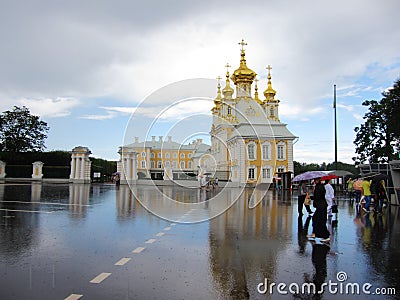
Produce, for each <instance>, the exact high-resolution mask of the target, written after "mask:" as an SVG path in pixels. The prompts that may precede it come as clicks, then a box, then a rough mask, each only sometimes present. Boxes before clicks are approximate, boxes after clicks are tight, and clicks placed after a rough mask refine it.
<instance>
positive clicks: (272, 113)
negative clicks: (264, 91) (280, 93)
mask: <svg viewBox="0 0 400 300" xmlns="http://www.w3.org/2000/svg"><path fill="white" fill-rule="evenodd" d="M269 115H270V117H273V116H275V110H274V108H273V107H271V108H270V110H269Z"/></svg>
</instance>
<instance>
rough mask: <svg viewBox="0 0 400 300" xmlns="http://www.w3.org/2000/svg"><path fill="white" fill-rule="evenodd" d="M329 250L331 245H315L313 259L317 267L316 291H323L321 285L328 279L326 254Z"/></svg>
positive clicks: (315, 274)
mask: <svg viewBox="0 0 400 300" xmlns="http://www.w3.org/2000/svg"><path fill="white" fill-rule="evenodd" d="M328 252H329V247H328V246H326V245H323V244H315V245H313V248H312V253H311V260H312V263H313V265H314V268H315V273H314V276H313V282H314V284H315V287H316V291H321V286H322V284H323V283H324V282H325V280H326V275H327V268H326V255H327V254H328ZM321 292H323V291H321Z"/></svg>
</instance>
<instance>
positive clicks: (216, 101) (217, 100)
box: [211, 76, 222, 113]
mask: <svg viewBox="0 0 400 300" xmlns="http://www.w3.org/2000/svg"><path fill="white" fill-rule="evenodd" d="M221 79H222V78H221V76H218V77H217V80H218V87H217V97H216V98H215V99H214V104H215V106H214V107H213V108H212V109H211V110H212V112H213V113H216V112H218V111H219V109H220V107H221V102H222V97H221Z"/></svg>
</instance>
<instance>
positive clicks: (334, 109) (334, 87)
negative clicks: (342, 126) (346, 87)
mask: <svg viewBox="0 0 400 300" xmlns="http://www.w3.org/2000/svg"><path fill="white" fill-rule="evenodd" d="M333 111H334V119H335V125H334V126H335V170H337V168H338V166H337V118H336V84H334V85H333Z"/></svg>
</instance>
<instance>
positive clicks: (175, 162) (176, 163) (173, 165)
mask: <svg viewBox="0 0 400 300" xmlns="http://www.w3.org/2000/svg"><path fill="white" fill-rule="evenodd" d="M172 167H173V168H174V169H176V168H177V167H178V162H177V161H176V160H174V161H173V162H172Z"/></svg>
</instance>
